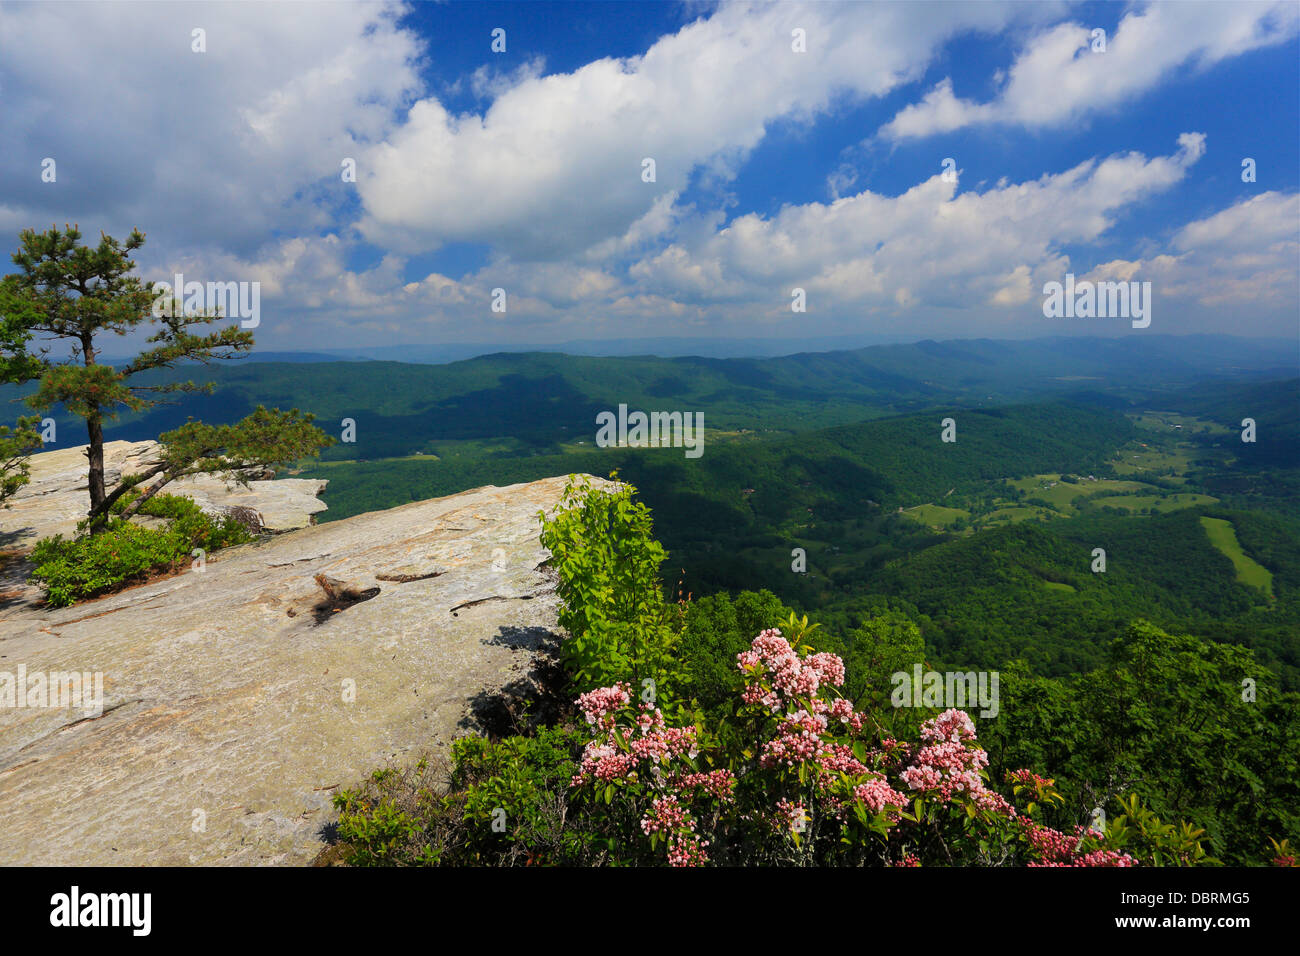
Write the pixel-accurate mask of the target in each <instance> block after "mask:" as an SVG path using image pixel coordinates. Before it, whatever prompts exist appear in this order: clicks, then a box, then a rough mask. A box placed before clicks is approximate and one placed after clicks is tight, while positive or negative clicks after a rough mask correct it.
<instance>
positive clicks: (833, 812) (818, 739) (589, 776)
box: [574, 617, 1215, 866]
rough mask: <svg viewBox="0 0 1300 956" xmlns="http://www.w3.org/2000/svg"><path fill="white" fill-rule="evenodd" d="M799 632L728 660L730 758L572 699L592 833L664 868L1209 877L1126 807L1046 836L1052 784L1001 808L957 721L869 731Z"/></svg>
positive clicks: (839, 676)
mask: <svg viewBox="0 0 1300 956" xmlns="http://www.w3.org/2000/svg"><path fill="white" fill-rule="evenodd" d="M810 630H811V628H809V627H808V622H807V618H804V619H802V620H795V619H794V618H793V617H791V619H790V621H789V622H788V623H787V632H788V633H790V634H791V635H792V640H789V641H787V640H786V639H785V637H784V636H783V635H782V633H781V631H779V630H777V629H775V628H772V629H768V630H765V631H763V632H762V633H761V634H759V635H758V636H757V637H756V638H754V640H753V642H752V645H751V648H750V649H749V650H748V651H745V652H742V653H741V654H739V655H738V660H737V667H738V669H739V671H740V673H741V675H743V681H744V686H743V690H742V691H741V693H740V695H739V696H740V699H741V702H742V707H741V709H740V713H739V716H740V721H741V726H742V728H743V733H742V735H741V736H742V738H743V739H742V742H741V743H739V744H728V743H726V740H727V738H725V737H721V736H719V735H717V734H714V733H713V732H712V728H710V727H704V726H700V725H699V724H696V725H694V726H689V725H683V726H677V727H674V726H671V725H670V724H669V723H668V722H667V721H666V720H665V719H664V715H663V714H662V712H660V711H659V710H658V709H657V708H655V707H654V706H653V705H651V704H641V705H639V706H637V705H634V704H633V698H632V695H631V693H630V688H629V687H628V686H627V685H618V686H611V687H604V688H598V689H596V690H594V691H591V692H589V693H587V694H584V695H582V697H581V698H579V701H578V703H579V706H580V707H581V708H582V710H583V712H584V713H585V715H586V717H587V720H588V722H589V723H590V724H591V725H592V727H593V729H594V733H595V736H594V737H593V739H592V740H591V741H590V742H589V743H588V744H587V747H586V749H585V751H584V753H583V758H582V762H581V764H580V765H579V769H578V773H577V775H576V776H575V778H574V786H575V788H577V790H578V793H579V801H580V802H581V803H582V804H583V805H584V806H587V807H589V808H590V809H591V815H592V820H593V822H594V824H595V826H596V827H597V830H598V832H600V833H601V834H602V835H603V836H605V837H606V839H609V840H610V841H611V842H612V843H616V844H617V845H620V846H631V845H635V844H636V843H638V842H640V843H641V844H642V845H643V846H648V849H649V850H650V851H651V852H655V851H658V853H659V854H660V861H661V862H667V863H668V864H670V865H673V866H697V865H703V864H706V863H710V862H717V863H722V864H725V865H740V866H753V865H786V866H789V865H803V866H827V865H832V866H834V865H838V866H843V865H859V866H861V865H883V866H917V865H922V864H934V865H944V866H952V865H984V866H997V865H1028V866H1133V865H1135V864H1137V863H1150V864H1154V865H1160V864H1164V863H1177V864H1181V865H1192V864H1195V863H1207V862H1215V861H1213V860H1210V859H1209V858H1207V857H1206V856H1205V853H1204V850H1203V849H1202V847H1201V844H1200V837H1201V836H1202V835H1203V831H1200V830H1195V829H1193V828H1192V827H1190V826H1189V825H1188V824H1182V826H1181V828H1175V827H1173V826H1171V825H1168V824H1164V823H1162V822H1161V821H1160V820H1159V819H1157V818H1156V817H1155V816H1154V815H1153V814H1152V813H1151V812H1150V811H1149V810H1147V809H1145V808H1144V807H1143V806H1142V804H1141V802H1140V800H1138V799H1137V798H1136V797H1133V798H1131V800H1130V802H1129V803H1128V804H1126V805H1125V815H1124V816H1122V817H1120V818H1119V819H1118V820H1116V821H1114V823H1113V824H1112V825H1111V827H1109V828H1107V829H1105V830H1104V831H1097V830H1093V829H1091V828H1089V827H1086V826H1084V825H1082V824H1074V825H1073V826H1068V825H1067V828H1066V829H1057V828H1055V827H1054V826H1052V825H1050V824H1049V820H1048V817H1049V815H1050V813H1051V812H1052V811H1054V810H1056V808H1057V807H1058V806H1059V805H1060V804H1061V803H1062V802H1063V798H1062V797H1061V796H1060V794H1059V793H1058V792H1057V790H1056V788H1055V785H1054V781H1052V780H1047V779H1044V778H1042V777H1039V776H1037V775H1036V774H1033V773H1032V772H1031V771H1028V770H1017V771H1014V772H1012V773H1010V774H1008V775H1007V782H1008V783H1010V784H1012V785H1013V786H1012V799H1010V800H1009V799H1007V798H1006V797H1005V796H1004V795H1003V794H1001V793H999V792H998V791H997V790H995V789H993V787H991V786H990V785H989V773H988V771H987V769H986V767H987V764H988V755H987V754H986V753H985V752H984V750H983V749H982V748H981V747H980V746H979V744H978V742H977V740H976V734H975V725H974V722H973V721H972V720H971V719H970V718H969V717H968V716H967V715H966V714H965V713H964V712H963V711H961V710H957V709H949V710H947V711H945V712H944V713H942V714H939V715H938V716H936V717H933V718H931V719H930V720H927V721H925V722H924V723H923V724H922V725H921V727H920V733H919V737H920V740H919V741H915V742H913V741H908V740H899V739H896V738H894V737H893V736H890V735H889V734H888V733H885V732H882V731H881V730H880V728H879V727H878V726H873V725H874V723H875V722H874V720H873V718H872V716H871V715H870V714H869V713H863V712H859V711H858V710H857V709H856V708H855V707H854V706H853V704H852V702H851V701H849V700H848V699H847V698H845V697H842V696H840V695H839V692H838V691H837V690H836V688H838V687H839V686H841V685H842V684H843V683H844V676H845V671H844V664H843V661H841V660H840V658H839V657H837V656H836V655H834V654H829V653H825V652H820V653H819V652H815V651H814V649H813V648H812V647H811V645H809V644H808V643H807V641H806V640H805V637H806V635H807V634H808V632H809V631H810ZM1017 804H1018V805H1017ZM629 852H630V851H629Z"/></svg>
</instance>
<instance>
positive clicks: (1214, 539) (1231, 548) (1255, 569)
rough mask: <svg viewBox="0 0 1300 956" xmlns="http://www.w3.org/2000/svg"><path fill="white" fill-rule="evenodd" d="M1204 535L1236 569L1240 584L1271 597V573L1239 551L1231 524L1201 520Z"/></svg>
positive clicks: (1226, 521) (1216, 520)
mask: <svg viewBox="0 0 1300 956" xmlns="http://www.w3.org/2000/svg"><path fill="white" fill-rule="evenodd" d="M1201 524H1202V525H1204V526H1205V533H1206V534H1207V535H1209V536H1210V543H1211V544H1213V545H1214V546H1215V547H1216V548H1218V549H1219V550H1220V551H1222V552H1223V553H1224V554H1225V555H1227V557H1228V559H1229V560H1230V561H1231V562H1232V564H1233V567H1235V568H1236V569H1237V580H1238V581H1240V582H1241V583H1242V584H1248V585H1250V586H1251V587H1254V588H1259V589H1260V590H1261V591H1263V592H1264V593H1265V594H1267V595H1268V596H1269V598H1272V597H1273V573H1272V572H1271V571H1269V569H1268V568H1266V567H1264V566H1263V565H1262V564H1260V563H1259V562H1257V561H1256V560H1255V559H1254V558H1252V557H1251V556H1250V555H1248V554H1247V553H1246V552H1245V551H1243V550H1242V549H1241V543H1240V542H1239V541H1237V530H1236V529H1235V528H1234V527H1233V526H1232V522H1231V521H1228V520H1226V519H1224V518H1206V517H1202V518H1201Z"/></svg>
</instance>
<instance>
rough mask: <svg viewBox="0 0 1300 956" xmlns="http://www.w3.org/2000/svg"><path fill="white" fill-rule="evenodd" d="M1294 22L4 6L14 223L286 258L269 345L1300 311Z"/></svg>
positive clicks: (184, 253) (1046, 13)
mask: <svg viewBox="0 0 1300 956" xmlns="http://www.w3.org/2000/svg"><path fill="white" fill-rule="evenodd" d="M1298 24H1300V5H1297V4H1295V3H1279V4H1273V3H1260V4H1255V3H1239V2H1232V3H1225V2H1214V3H1183V2H1179V3H1155V4H1148V3H1133V4H1123V3H1105V4H1066V3H1047V2H1044V3H1008V4H1003V3H997V2H992V0H975V2H966V3H957V4H942V3H908V4H895V3H873V2H856V3H838V2H834V0H831V2H823V3H813V4H799V3H784V2H783V3H773V4H696V3H689V4H683V3H666V2H665V3H640V2H623V3H620V2H602V3H548V2H530V3H468V2H466V3H459V2H453V3H419V4H408V5H392V4H384V3H365V4H348V3H329V4H323V5H319V6H317V5H308V4H275V3H271V4H255V5H250V4H204V3H196V4H185V5H159V4H144V3H105V4H96V5H90V6H83V5H77V6H73V5H65V4H43V5H38V4H31V5H29V4H3V5H0V105H2V107H3V108H2V109H0V136H2V137H3V141H4V142H6V144H8V145H9V147H10V148H8V149H6V150H5V151H4V153H3V154H0V234H3V235H9V236H11V237H16V234H17V232H18V230H19V229H22V228H25V227H28V226H41V227H44V226H47V225H48V224H49V223H51V222H60V223H62V222H63V221H76V222H78V223H80V225H81V226H82V228H83V230H84V231H86V232H87V233H88V234H89V235H91V236H93V235H94V234H95V233H96V232H97V231H98V230H100V229H103V230H105V231H108V232H110V233H111V234H121V233H125V232H127V231H129V229H130V228H131V227H133V226H139V227H140V228H142V229H143V230H144V231H146V232H147V233H148V234H149V243H148V244H147V246H146V247H145V249H144V250H142V251H141V253H140V255H139V256H138V261H139V264H140V267H141V271H142V272H143V273H144V274H145V275H146V276H147V277H149V278H150V279H162V278H167V277H169V276H170V275H171V274H172V273H173V272H175V271H184V272H185V274H186V276H187V278H198V279H200V280H202V279H207V280H213V281H229V280H237V281H256V282H260V283H261V288H262V302H263V306H262V313H263V325H262V326H261V327H260V329H259V331H258V337H259V344H260V345H261V346H262V347H264V348H275V349H293V348H303V349H310V348H314V347H315V348H319V347H326V346H329V347H345V346H353V345H368V346H377V345H396V344H403V343H437V342H465V341H469V342H501V343H515V342H534V343H543V342H552V341H564V340H567V339H575V338H583V339H600V338H620V337H645V336H654V335H671V336H700V337H722V338H755V337H792V336H801V335H809V336H812V335H819V334H822V335H845V334H864V335H872V334H874V335H881V336H891V337H897V336H913V337H917V338H920V337H936V338H938V337H944V338H960V337H977V336H989V337H1009V338H1020V337H1031V336H1037V335H1051V334H1059V333H1062V332H1066V333H1069V334H1102V335H1118V334H1142V332H1144V331H1151V332H1163V333H1191V332H1231V333H1233V334H1242V335H1256V336H1288V337H1293V338H1300V336H1298V335H1297V333H1298V332H1300V327H1298V326H1297V322H1300V242H1298V241H1297V240H1298V238H1300V182H1298V180H1300V66H1298V64H1300V40H1298V39H1297V26H1298ZM196 28H201V29H202V30H203V31H205V32H204V44H205V49H204V50H203V51H201V52H198V51H196V50H194V49H193V46H194V41H193V31H194V30H195V29H196ZM496 28H501V29H504V30H505V39H506V50H505V52H493V51H492V50H491V48H490V44H491V42H492V31H493V30H494V29H496ZM1098 28H1099V29H1101V30H1104V31H1105V37H1106V49H1105V51H1104V52H1102V51H1097V50H1094V49H1093V40H1092V31H1093V30H1095V29H1098ZM797 30H802V31H803V36H804V45H805V49H804V51H802V52H801V51H797V50H795V49H794V48H793V46H794V45H795V41H794V39H793V37H794V31H797ZM52 63H58V64H60V68H59V69H58V70H54V69H51V67H50V64H52ZM646 157H651V158H654V159H655V162H656V181H655V182H652V183H647V182H644V181H643V179H642V175H641V171H642V160H643V159H644V158H646ZM949 157H951V158H952V159H953V160H954V162H955V166H956V168H957V170H959V176H958V178H957V180H956V182H946V181H945V180H944V179H943V177H942V176H941V175H940V174H941V172H942V165H941V164H942V162H943V160H944V159H945V158H949ZM1245 157H1250V158H1252V159H1253V160H1254V161H1255V164H1256V181H1255V182H1243V181H1242V166H1241V163H1242V160H1243V158H1245ZM47 158H53V159H55V160H56V162H57V170H58V177H57V180H56V181H55V182H44V181H42V179H41V176H40V171H41V168H42V167H41V164H42V161H43V160H44V159H47ZM344 159H352V160H354V161H355V163H356V167H357V177H356V181H355V182H344V181H343V179H342V177H341V176H340V175H339V172H338V170H339V168H340V163H341V162H342V161H343V160H344ZM10 244H11V245H12V244H13V240H12V239H11V241H10ZM1067 272H1069V273H1074V274H1075V275H1076V276H1077V277H1078V278H1079V279H1084V278H1089V279H1092V280H1103V281H1104V280H1111V281H1120V280H1123V281H1137V282H1146V281H1149V282H1151V284H1152V285H1151V289H1152V297H1153V302H1154V315H1153V321H1152V324H1151V326H1150V327H1149V329H1147V330H1136V329H1132V328H1130V327H1129V323H1127V322H1123V321H1116V320H1115V319H1093V320H1073V321H1070V320H1052V319H1047V318H1045V317H1044V315H1043V311H1042V303H1043V298H1044V297H1043V292H1042V288H1043V285H1044V283H1046V282H1050V281H1053V280H1057V281H1059V280H1060V279H1062V277H1063V276H1064V275H1065V274H1066V273H1067ZM496 289H501V290H503V291H504V294H505V302H506V310H505V312H504V313H503V312H494V311H493V310H492V308H491V303H492V301H493V296H494V290H496ZM795 289H802V290H803V291H804V296H805V298H806V303H807V305H806V311H805V312H794V311H792V309H791V302H792V296H793V293H794V290H795Z"/></svg>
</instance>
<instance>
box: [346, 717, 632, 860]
mask: <svg viewBox="0 0 1300 956" xmlns="http://www.w3.org/2000/svg"><path fill="white" fill-rule="evenodd" d="M585 740H586V734H585V733H582V732H579V731H577V730H576V729H573V728H569V727H548V728H544V729H542V730H540V731H539V732H538V733H537V735H536V736H533V737H508V738H506V739H505V740H502V741H499V742H490V741H488V740H485V739H483V738H481V737H462V738H461V739H459V740H457V741H455V743H454V744H453V745H452V764H451V766H450V768H447V767H446V766H445V765H441V764H433V765H431V764H430V762H429V761H428V760H427V759H422V760H420V761H419V762H418V763H417V764H415V766H413V767H411V768H408V769H406V770H403V771H398V770H394V769H391V768H386V769H383V770H377V771H375V772H374V773H373V774H371V776H370V779H369V780H367V781H366V782H365V783H364V784H363V785H362V786H360V787H358V788H356V789H354V790H344V791H342V792H341V793H339V794H337V795H336V796H335V797H334V806H335V808H336V809H337V810H338V811H339V828H338V835H339V840H340V848H341V852H339V853H338V854H337V855H338V856H339V857H340V858H341V859H342V860H343V861H344V862H345V863H348V864H349V865H351V866H421V865H439V864H441V865H461V866H464V865H470V866H474V865H479V866H483V865H490V866H516V865H521V864H522V865H558V864H564V865H579V864H584V863H591V862H596V861H598V860H599V859H600V855H601V854H602V853H605V852H607V851H608V847H606V846H605V844H604V841H600V840H597V838H596V837H595V836H594V834H592V833H591V832H590V829H591V828H589V827H585V826H583V825H582V824H581V822H580V820H579V814H578V813H577V812H576V811H574V810H573V809H572V808H571V807H569V806H568V791H569V784H570V780H571V779H572V777H573V774H574V773H575V772H576V771H577V757H578V755H579V753H580V751H581V750H582V746H583V743H584V742H585Z"/></svg>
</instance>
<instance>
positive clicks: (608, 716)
mask: <svg viewBox="0 0 1300 956" xmlns="http://www.w3.org/2000/svg"><path fill="white" fill-rule="evenodd" d="M631 700H632V688H631V686H630V685H628V684H615V685H614V686H613V687H598V688H596V689H595V690H592V691H588V692H587V693H585V694H583V695H581V696H580V697H579V698H578V708H579V709H580V710H581V711H582V713H583V716H585V717H586V718H587V723H589V724H599V725H600V726H601V727H609V726H612V725H613V720H614V717H613V715H614V713H615V712H617V711H619V710H621V709H622V708H624V707H626V706H627V705H628V703H629V702H630V701H631Z"/></svg>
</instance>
